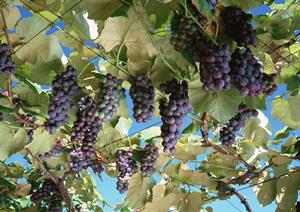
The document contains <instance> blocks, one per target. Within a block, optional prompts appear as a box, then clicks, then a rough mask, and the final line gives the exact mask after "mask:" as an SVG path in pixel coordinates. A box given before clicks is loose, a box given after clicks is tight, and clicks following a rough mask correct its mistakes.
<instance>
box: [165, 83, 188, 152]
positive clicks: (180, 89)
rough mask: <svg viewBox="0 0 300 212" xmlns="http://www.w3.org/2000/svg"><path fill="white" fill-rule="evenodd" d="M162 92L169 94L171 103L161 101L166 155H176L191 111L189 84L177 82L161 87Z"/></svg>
mask: <svg viewBox="0 0 300 212" xmlns="http://www.w3.org/2000/svg"><path fill="white" fill-rule="evenodd" d="M161 90H162V91H163V92H165V93H166V94H169V101H168V102H167V101H166V100H162V101H160V104H159V110H160V115H161V119H162V122H163V124H162V126H161V136H162V138H163V142H162V145H163V146H164V152H165V153H175V146H176V143H177V140H178V139H179V138H180V136H181V128H182V122H183V119H184V117H185V116H186V115H187V113H188V112H189V111H190V110H191V105H190V103H189V97H188V83H187V82H186V81H182V83H180V82H178V81H177V80H172V81H169V82H167V83H165V84H162V85H161Z"/></svg>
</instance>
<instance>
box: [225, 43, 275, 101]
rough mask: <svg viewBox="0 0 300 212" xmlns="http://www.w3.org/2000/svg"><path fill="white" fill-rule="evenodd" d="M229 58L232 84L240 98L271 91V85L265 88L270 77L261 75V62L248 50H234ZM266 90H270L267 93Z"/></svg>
mask: <svg viewBox="0 0 300 212" xmlns="http://www.w3.org/2000/svg"><path fill="white" fill-rule="evenodd" d="M231 58H232V59H231V62H230V68H231V76H232V83H233V84H234V85H235V87H236V88H237V89H238V90H239V91H240V94H241V95H242V96H257V95H259V94H262V93H263V92H264V91H266V92H268V93H270V91H271V90H273V85H268V86H267V84H268V81H269V80H270V79H271V78H270V77H271V76H267V75H265V74H263V73H262V69H263V64H262V62H260V61H259V60H258V58H256V57H254V55H253V54H252V52H251V51H250V50H249V49H246V50H240V49H236V50H235V52H234V53H232V57H231ZM267 88H268V89H270V90H269V91H267V90H266V89H267Z"/></svg>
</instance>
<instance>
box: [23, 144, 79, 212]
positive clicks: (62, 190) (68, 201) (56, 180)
mask: <svg viewBox="0 0 300 212" xmlns="http://www.w3.org/2000/svg"><path fill="white" fill-rule="evenodd" d="M25 150H26V151H27V152H28V154H29V155H30V156H31V157H32V158H33V160H34V161H35V162H36V163H37V165H38V167H39V169H40V170H41V171H42V172H44V173H45V174H46V176H48V177H49V178H50V179H51V180H52V181H53V182H54V183H55V185H56V186H57V188H58V189H59V192H60V193H61V195H62V197H63V199H64V201H65V203H66V205H67V207H68V210H69V211H70V212H75V208H74V205H73V202H72V199H71V198H70V196H69V194H68V191H67V189H65V187H64V180H65V179H66V177H67V175H68V174H69V172H66V173H65V174H64V176H63V178H62V179H59V178H58V177H57V176H55V175H53V174H51V173H49V172H48V171H47V169H46V168H45V166H44V165H43V164H42V162H41V161H40V159H39V158H38V157H36V156H34V155H33V154H32V152H31V151H30V149H28V148H25Z"/></svg>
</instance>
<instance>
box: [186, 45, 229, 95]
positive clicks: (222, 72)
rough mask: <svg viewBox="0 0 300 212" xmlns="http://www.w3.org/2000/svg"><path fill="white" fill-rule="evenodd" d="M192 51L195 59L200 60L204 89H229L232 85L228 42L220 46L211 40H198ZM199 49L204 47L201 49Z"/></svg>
mask: <svg viewBox="0 0 300 212" xmlns="http://www.w3.org/2000/svg"><path fill="white" fill-rule="evenodd" d="M195 47H199V48H196V49H195V48H193V49H192V51H191V53H192V56H193V58H194V60H195V61H198V62H200V64H201V67H200V80H201V82H202V83H203V89H204V90H205V91H209V90H212V91H214V90H229V89H230V85H231V82H230V81H231V77H230V66H229V62H230V60H231V52H230V48H229V46H228V45H227V44H222V45H220V46H217V45H213V44H211V43H209V42H203V43H202V42H198V44H197V45H195ZM199 49H202V50H201V51H200V50H199Z"/></svg>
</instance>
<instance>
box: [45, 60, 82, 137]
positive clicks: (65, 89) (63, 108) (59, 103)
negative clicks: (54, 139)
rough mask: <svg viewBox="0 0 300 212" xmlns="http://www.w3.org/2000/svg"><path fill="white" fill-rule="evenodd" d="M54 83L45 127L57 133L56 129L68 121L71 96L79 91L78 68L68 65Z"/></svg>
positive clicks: (50, 131)
mask: <svg viewBox="0 0 300 212" xmlns="http://www.w3.org/2000/svg"><path fill="white" fill-rule="evenodd" d="M52 84H53V92H52V94H53V97H52V102H51V104H50V106H49V110H48V115H49V119H48V120H47V121H46V122H45V128H46V130H47V131H48V132H49V133H51V134H55V132H56V129H57V128H58V127H60V126H62V125H64V124H65V123H66V122H67V121H68V119H69V116H68V109H69V107H70V104H71V98H72V97H73V96H75V95H76V94H77V93H78V92H79V87H78V85H77V73H76V70H75V69H74V68H73V67H72V66H67V69H66V71H65V72H63V73H61V74H58V75H57V76H56V78H55V80H54V81H53V82H52Z"/></svg>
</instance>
